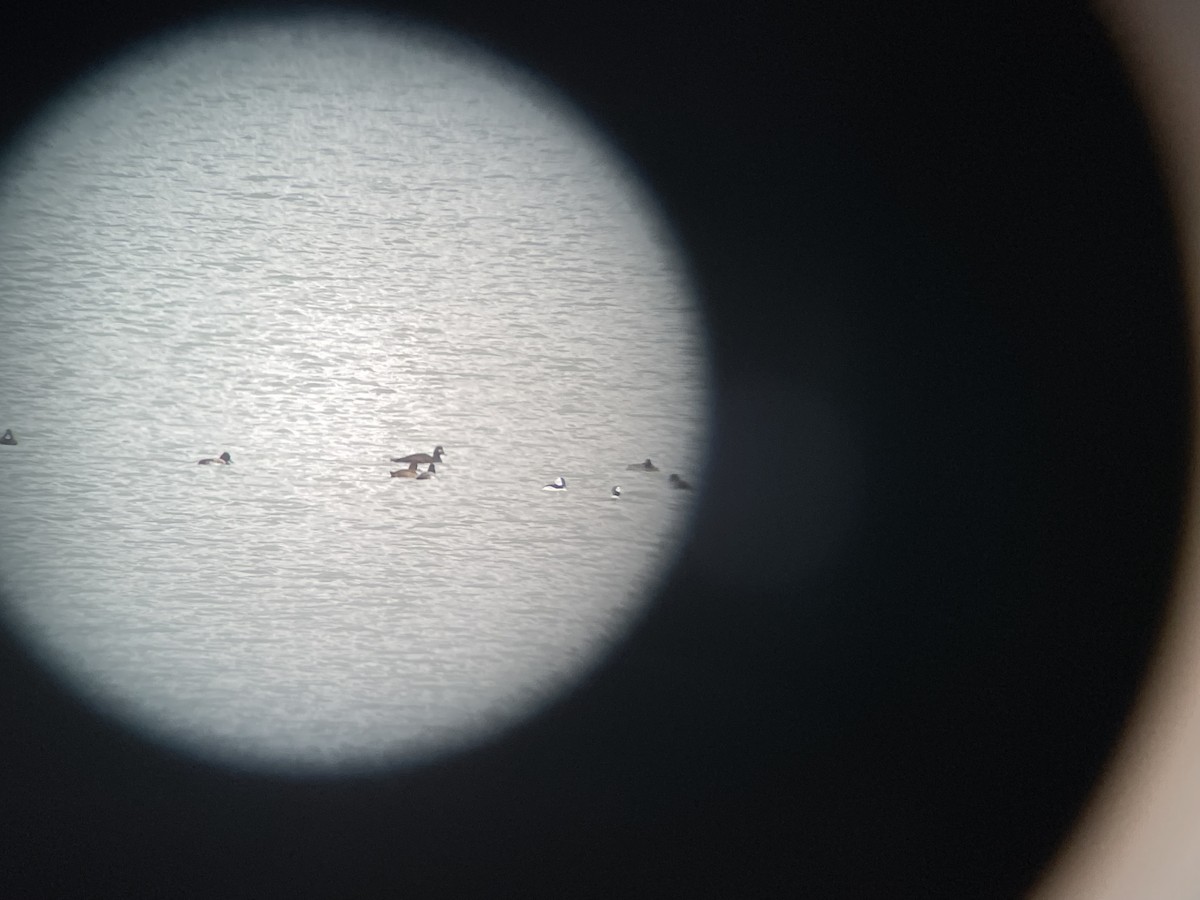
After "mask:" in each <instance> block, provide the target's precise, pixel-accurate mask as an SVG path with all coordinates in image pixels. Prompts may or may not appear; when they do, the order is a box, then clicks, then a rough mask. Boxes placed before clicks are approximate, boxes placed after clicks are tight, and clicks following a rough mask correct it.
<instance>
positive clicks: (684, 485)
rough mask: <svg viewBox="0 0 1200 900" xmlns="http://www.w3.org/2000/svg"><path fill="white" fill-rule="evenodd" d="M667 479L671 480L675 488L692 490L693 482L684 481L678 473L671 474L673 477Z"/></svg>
mask: <svg viewBox="0 0 1200 900" xmlns="http://www.w3.org/2000/svg"><path fill="white" fill-rule="evenodd" d="M667 481H669V482H670V483H671V487H673V488H675V489H676V490H678V491H690V490H691V489H692V485H691V483H690V482H687V481H684V480H683V479H682V478H680V477H679V476H678V475H674V474H673V475H671V477H670V478H668V479H667Z"/></svg>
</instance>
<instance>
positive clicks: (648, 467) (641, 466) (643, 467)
mask: <svg viewBox="0 0 1200 900" xmlns="http://www.w3.org/2000/svg"><path fill="white" fill-rule="evenodd" d="M625 468H626V469H628V470H629V471H631V472H632V471H634V470H637V471H640V472H657V471H658V466H656V465H655V464H654V463H652V462H650V460H649V459H647V460H646V461H645V462H640V463H630V464H629V465H627V466H626V467H625Z"/></svg>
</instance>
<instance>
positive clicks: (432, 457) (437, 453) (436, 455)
mask: <svg viewBox="0 0 1200 900" xmlns="http://www.w3.org/2000/svg"><path fill="white" fill-rule="evenodd" d="M445 452H446V450H445V448H443V447H442V445H441V444H438V445H437V446H436V447H434V448H433V453H432V454H430V453H410V454H409V455H408V456H393V457H392V462H402V463H440V462H441V461H442V454H444V453H445Z"/></svg>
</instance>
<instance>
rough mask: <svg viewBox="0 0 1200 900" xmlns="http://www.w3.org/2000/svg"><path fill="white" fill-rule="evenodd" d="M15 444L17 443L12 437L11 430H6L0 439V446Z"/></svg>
mask: <svg viewBox="0 0 1200 900" xmlns="http://www.w3.org/2000/svg"><path fill="white" fill-rule="evenodd" d="M16 443H17V439H16V438H15V437H13V433H12V429H11V428H9V429H8V430H6V431H5V432H4V436H3V437H0V444H12V445H14V446H15V445H16Z"/></svg>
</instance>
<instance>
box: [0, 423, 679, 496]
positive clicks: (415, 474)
mask: <svg viewBox="0 0 1200 900" xmlns="http://www.w3.org/2000/svg"><path fill="white" fill-rule="evenodd" d="M16 443H17V439H16V438H15V437H14V436H13V433H12V429H11V428H9V429H7V430H6V431H5V432H4V434H3V436H0V444H8V445H10V446H11V445H15V444H16ZM445 455H446V448H445V447H443V446H442V445H441V444H438V445H437V446H436V447H434V448H433V452H432V453H410V454H409V455H408V456H393V457H392V458H391V460H392V462H397V463H408V468H406V469H396V470H395V471H394V472H392V473H391V476H392V477H393V478H412V479H414V480H416V481H428V480H429V479H431V478H433V477H435V476H436V475H437V464H438V463H440V462H441V461H442V457H443V456H445ZM196 464H197V465H200V466H229V465H233V457H231V456H230V455H229V451H225V452H224V453H222V454H221V455H220V456H209V457H206V458H204V459H201V460H197V462H196ZM422 465H425V466H427V467H428V468H426V469H425V471H424V472H422V471H421V470H420V466H422ZM625 469H626V471H630V472H635V471H636V472H657V471H659V469H658V466H656V465H654V463H652V462H651V461H650V460H649V459H648V458H647V459H646V460H644V461H643V462H640V463H630V464H629V465H627V466H626V467H625ZM667 484H669V485H670V486H671V487H672V488H674V489H675V490H681V491H690V490H691V489H692V486H691V484H690V483H689V482H687V481H684V480H683V479H682V478H681V477H680V476H679V475H678V474H675V473H672V474H671V475H670V476H669V477H668V478H667ZM566 489H567V480H566V479H565V478H563V477H562V476H561V475H559V476H558V477H557V478H555V479H554V480H553V481H552V482H550V483H549V484H547V485H543V487H542V490H543V491H565V490H566ZM620 496H621V486H620V485H619V484H615V485H613V488H612V491H611V492H610V493H609V495H608V497H609V499H610V500H617V499H619V498H620Z"/></svg>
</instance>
